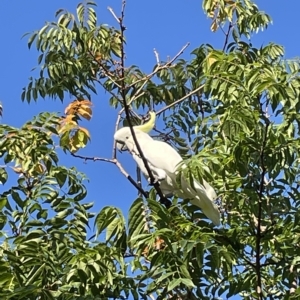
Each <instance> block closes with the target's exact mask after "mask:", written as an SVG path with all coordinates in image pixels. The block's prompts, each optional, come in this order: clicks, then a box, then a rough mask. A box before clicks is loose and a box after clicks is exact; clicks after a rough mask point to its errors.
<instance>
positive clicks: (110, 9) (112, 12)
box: [107, 6, 121, 24]
mask: <svg viewBox="0 0 300 300" xmlns="http://www.w3.org/2000/svg"><path fill="white" fill-rule="evenodd" d="M107 9H108V10H109V11H110V12H111V14H112V15H113V17H114V18H115V20H116V21H117V22H118V23H119V24H120V23H121V20H120V19H119V18H118V17H117V16H116V14H115V12H114V11H113V9H112V8H111V7H109V6H107Z"/></svg>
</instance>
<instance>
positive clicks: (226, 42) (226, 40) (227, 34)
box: [220, 22, 233, 51]
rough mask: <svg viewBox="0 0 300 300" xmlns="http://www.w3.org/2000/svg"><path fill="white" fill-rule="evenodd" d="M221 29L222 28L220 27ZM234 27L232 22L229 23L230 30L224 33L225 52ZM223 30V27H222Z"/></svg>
mask: <svg viewBox="0 0 300 300" xmlns="http://www.w3.org/2000/svg"><path fill="white" fill-rule="evenodd" d="M220 27H221V26H220ZM232 27H233V25H232V22H230V23H229V26H228V29H227V32H226V33H225V32H224V31H223V32H224V34H225V42H224V46H223V51H224V50H225V48H226V46H227V44H228V38H229V34H230V31H231V29H232ZM221 28H222V27H221Z"/></svg>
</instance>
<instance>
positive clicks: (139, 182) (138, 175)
mask: <svg viewBox="0 0 300 300" xmlns="http://www.w3.org/2000/svg"><path fill="white" fill-rule="evenodd" d="M136 181H137V184H138V185H139V187H140V188H142V176H141V169H140V168H139V167H138V166H136ZM138 196H139V197H141V196H142V195H141V193H140V192H139V194H138Z"/></svg>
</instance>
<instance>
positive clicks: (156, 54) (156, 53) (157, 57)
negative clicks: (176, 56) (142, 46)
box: [153, 48, 160, 66]
mask: <svg viewBox="0 0 300 300" xmlns="http://www.w3.org/2000/svg"><path fill="white" fill-rule="evenodd" d="M153 51H154V55H155V59H156V64H157V65H158V66H160V62H159V55H158V52H157V51H156V49H155V48H154V49H153Z"/></svg>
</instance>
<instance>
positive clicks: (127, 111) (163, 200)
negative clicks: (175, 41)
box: [119, 0, 171, 207]
mask: <svg viewBox="0 0 300 300" xmlns="http://www.w3.org/2000/svg"><path fill="white" fill-rule="evenodd" d="M125 6H126V1H125V0H123V1H122V12H121V18H119V20H120V31H121V96H122V101H123V105H124V111H125V115H126V119H127V121H128V125H129V128H130V133H131V135H132V138H133V141H134V143H135V145H136V148H137V150H138V154H139V156H140V157H141V159H142V161H143V163H144V165H145V168H146V170H147V172H148V175H149V178H150V181H151V182H152V183H153V185H154V188H155V190H156V191H157V193H158V195H159V196H160V201H161V203H163V204H164V205H166V207H170V205H171V202H170V200H168V199H166V198H165V197H164V195H163V193H162V191H161V190H160V187H159V183H158V182H155V178H154V176H153V174H152V172H151V169H150V167H149V165H148V161H147V159H146V158H145V156H144V154H143V152H142V149H141V147H140V145H139V143H138V140H137V138H136V135H135V132H134V129H133V125H132V123H131V120H130V108H129V105H128V103H127V102H126V85H125V72H124V70H125V49H124V32H125V30H126V27H125V26H124V16H125ZM139 91H140V89H139Z"/></svg>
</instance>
